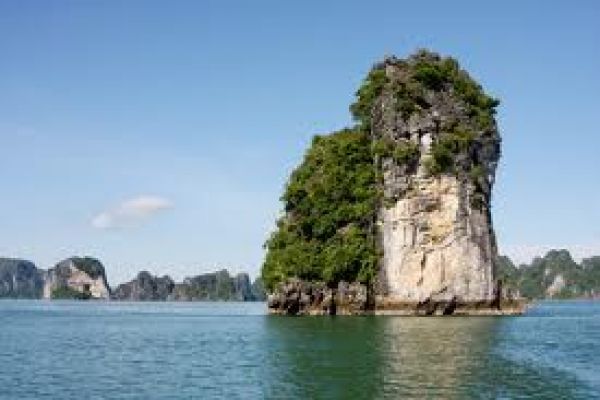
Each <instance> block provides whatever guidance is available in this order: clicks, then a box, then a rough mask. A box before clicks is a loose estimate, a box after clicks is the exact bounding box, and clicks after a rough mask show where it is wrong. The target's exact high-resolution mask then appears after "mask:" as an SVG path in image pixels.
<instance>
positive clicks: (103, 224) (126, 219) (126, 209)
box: [92, 196, 173, 229]
mask: <svg viewBox="0 0 600 400" xmlns="http://www.w3.org/2000/svg"><path fill="white" fill-rule="evenodd" d="M172 206H173V205H172V203H171V202H170V201H169V200H167V199H165V198H163V197H158V196H138V197H134V198H131V199H128V200H125V201H124V202H122V203H121V204H119V205H118V206H116V207H114V208H111V209H109V210H106V211H103V212H101V213H100V214H98V215H96V216H95V217H94V218H93V219H92V226H93V227H94V228H98V229H114V228H124V227H129V226H135V225H138V224H140V223H141V222H143V221H145V220H147V219H148V218H150V217H152V216H153V215H155V214H157V213H159V212H161V211H164V210H166V209H169V208H171V207H172Z"/></svg>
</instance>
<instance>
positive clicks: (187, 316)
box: [0, 300, 600, 399]
mask: <svg viewBox="0 0 600 400" xmlns="http://www.w3.org/2000/svg"><path fill="white" fill-rule="evenodd" d="M264 311H265V305H264V304H262V303H118V302H60V301H55V302H45V301H13V300H3V301H0V398H2V399H29V398H32V399H80V398H85V399H191V398H228V399H254V398H282V399H291V398H344V399H362V398H364V399H368V398H375V399H377V398H393V399H397V398H402V399H411V398H414V399H422V398H432V399H434V398H435V399H437V398H443V399H590V398H600V302H596V303H594V302H585V301H570V302H543V303H540V304H538V305H537V306H535V307H534V308H533V309H532V310H531V311H530V312H529V313H528V314H527V315H526V316H523V317H470V318H466V317H450V318H407V317H404V318H403V317H333V318H330V317H306V318H286V317H274V316H267V315H265V313H264Z"/></svg>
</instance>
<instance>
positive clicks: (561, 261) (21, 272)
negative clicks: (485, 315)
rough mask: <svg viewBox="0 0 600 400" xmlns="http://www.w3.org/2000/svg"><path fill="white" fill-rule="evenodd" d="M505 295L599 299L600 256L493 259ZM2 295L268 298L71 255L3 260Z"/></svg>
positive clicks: (258, 284) (256, 290) (213, 279)
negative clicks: (44, 262)
mask: <svg viewBox="0 0 600 400" xmlns="http://www.w3.org/2000/svg"><path fill="white" fill-rule="evenodd" d="M495 265H496V269H497V271H496V274H497V276H498V279H499V280H501V281H502V282H503V287H504V289H503V290H504V291H505V295H506V296H513V297H521V296H522V297H525V298H528V299H531V300H535V299H582V298H588V299H590V298H595V299H600V256H594V257H589V258H584V259H583V260H582V261H581V262H580V263H577V262H575V261H574V260H573V258H572V257H571V254H570V253H569V251H567V250H550V251H548V252H547V253H546V255H544V256H542V257H536V258H534V259H533V261H532V262H531V263H529V264H520V265H515V264H514V263H513V261H512V260H511V259H510V258H509V257H507V256H499V257H498V258H497V259H496V262H495ZM0 298H20V299H41V298H45V299H80V300H86V299H112V300H123V301H264V300H265V298H266V295H265V289H264V288H263V284H262V281H261V279H260V278H258V279H256V280H255V281H254V282H252V283H251V282H250V278H249V276H248V274H245V273H240V274H237V275H234V276H231V275H230V274H229V272H228V271H227V270H225V269H223V270H220V271H217V272H213V273H205V274H200V275H197V276H194V277H190V278H186V279H184V280H183V282H180V283H176V282H174V281H173V279H171V278H170V277H169V276H168V275H164V276H162V277H158V276H154V275H152V274H150V273H149V272H147V271H141V272H139V273H138V274H137V276H136V277H135V278H134V279H132V280H131V281H129V282H126V283H122V284H120V285H118V286H117V287H116V288H115V289H111V288H110V286H109V285H108V283H107V279H106V272H105V269H104V266H103V265H102V263H101V262H100V261H98V260H97V259H95V258H92V257H72V258H68V259H66V260H63V261H61V262H59V263H58V264H57V265H56V266H55V267H54V268H51V269H49V270H47V271H46V270H43V269H39V268H37V267H36V266H35V264H34V263H32V262H31V261H27V260H21V259H14V258H0Z"/></svg>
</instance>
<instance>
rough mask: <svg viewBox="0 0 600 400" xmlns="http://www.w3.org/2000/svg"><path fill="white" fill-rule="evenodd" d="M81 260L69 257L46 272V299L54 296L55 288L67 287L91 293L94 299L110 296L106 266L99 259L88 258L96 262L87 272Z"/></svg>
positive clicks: (44, 291)
mask: <svg viewBox="0 0 600 400" xmlns="http://www.w3.org/2000/svg"><path fill="white" fill-rule="evenodd" d="M81 260H82V259H77V258H74V259H67V260H64V261H61V262H60V263H58V264H57V265H56V267H55V268H52V269H49V270H48V271H46V272H45V274H44V288H43V294H42V296H43V298H44V299H50V298H52V292H53V291H54V290H56V289H58V288H65V287H66V288H69V289H72V290H75V291H77V292H80V293H89V296H90V297H91V298H94V299H108V298H109V297H110V289H109V287H108V284H107V282H106V275H105V272H104V267H102V265H101V264H100V263H99V262H98V261H96V260H92V259H88V262H90V261H89V260H92V261H91V262H93V263H94V264H93V268H92V269H89V270H88V271H87V272H86V269H85V268H83V267H81V265H80V262H81ZM96 263H97V264H96ZM78 265H79V266H78Z"/></svg>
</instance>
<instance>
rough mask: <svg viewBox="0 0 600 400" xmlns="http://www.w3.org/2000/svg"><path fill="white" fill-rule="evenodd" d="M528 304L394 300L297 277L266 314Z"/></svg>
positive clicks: (485, 309) (491, 309)
mask: <svg viewBox="0 0 600 400" xmlns="http://www.w3.org/2000/svg"><path fill="white" fill-rule="evenodd" d="M527 304H528V302H527V300H525V299H522V298H503V299H499V300H493V301H487V300H486V301H463V300H461V299H460V298H458V297H456V296H453V297H450V298H444V297H443V296H432V297H430V298H427V299H425V300H424V301H421V302H409V301H397V300H394V299H391V298H389V297H386V296H381V295H373V293H372V290H371V289H370V288H368V287H367V286H366V285H364V284H361V283H358V282H352V283H348V282H340V283H339V284H338V285H337V286H334V287H330V286H328V285H326V284H325V283H323V282H306V281H302V280H299V279H290V280H288V281H287V282H285V283H282V284H280V285H279V286H278V287H277V288H275V290H274V291H273V293H271V294H270V295H269V296H268V298H267V305H268V309H269V313H270V314H277V315H397V316H448V315H521V314H523V313H524V312H525V311H526V309H527Z"/></svg>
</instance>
